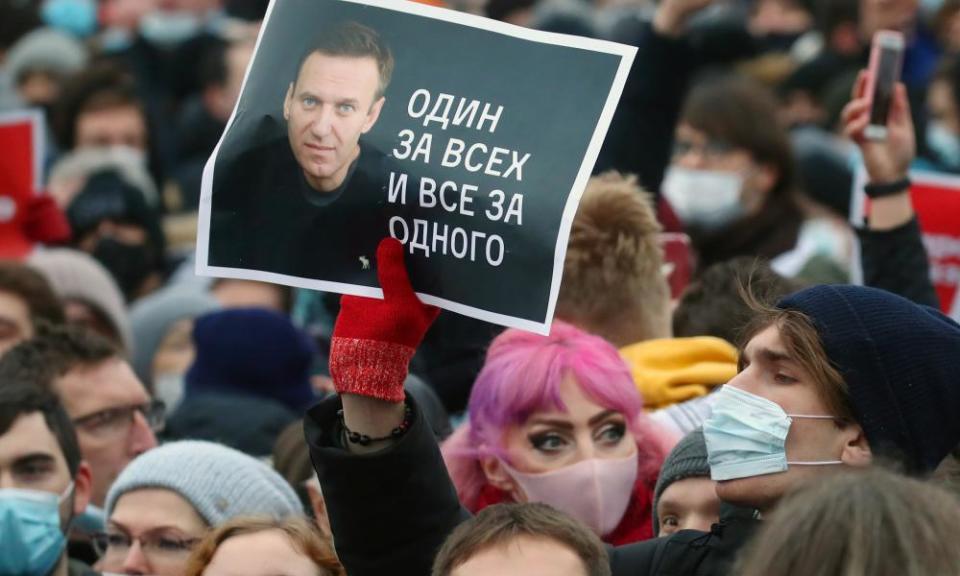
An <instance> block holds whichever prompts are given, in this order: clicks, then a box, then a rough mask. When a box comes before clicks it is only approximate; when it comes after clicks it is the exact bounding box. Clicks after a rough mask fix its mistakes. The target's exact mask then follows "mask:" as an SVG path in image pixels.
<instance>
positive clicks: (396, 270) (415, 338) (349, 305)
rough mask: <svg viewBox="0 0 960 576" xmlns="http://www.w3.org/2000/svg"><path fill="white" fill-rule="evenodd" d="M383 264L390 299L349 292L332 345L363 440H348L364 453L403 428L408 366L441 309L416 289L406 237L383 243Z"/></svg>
mask: <svg viewBox="0 0 960 576" xmlns="http://www.w3.org/2000/svg"><path fill="white" fill-rule="evenodd" d="M377 266H378V269H377V274H378V278H379V280H380V285H381V286H382V288H383V296H384V299H383V300H376V299H373V298H363V297H359V296H344V297H343V299H342V300H341V304H340V315H339V316H338V317H337V323H336V326H335V327H334V331H333V341H332V342H331V350H330V374H331V376H332V377H333V381H334V384H335V386H336V389H337V392H338V393H339V394H340V396H341V398H342V399H343V419H344V424H345V426H346V428H347V430H348V432H347V434H348V435H349V434H351V433H353V434H356V435H357V436H356V437H355V438H356V439H357V440H358V441H356V442H354V441H351V442H348V443H347V444H348V445H349V447H350V449H351V450H352V451H355V452H360V453H362V452H368V451H375V450H379V449H381V448H383V447H384V445H385V443H389V442H390V440H391V436H392V435H393V432H394V430H399V429H402V427H403V425H404V422H405V414H404V408H403V398H404V392H403V382H404V379H405V378H406V376H407V366H408V364H409V362H410V359H411V358H412V357H413V354H414V352H416V349H417V346H419V345H420V342H421V341H423V337H424V335H426V333H427V330H428V329H429V328H430V325H431V324H433V321H434V320H436V318H437V315H438V314H439V313H440V310H439V309H438V308H436V307H434V306H428V305H425V304H423V303H422V302H420V299H419V298H417V295H416V293H414V291H413V287H412V286H411V285H410V279H409V277H408V276H407V270H406V267H405V265H404V260H403V246H402V245H401V244H400V242H398V241H397V240H395V239H392V238H388V239H385V240H383V241H382V242H381V243H380V246H379V247H378V248H377Z"/></svg>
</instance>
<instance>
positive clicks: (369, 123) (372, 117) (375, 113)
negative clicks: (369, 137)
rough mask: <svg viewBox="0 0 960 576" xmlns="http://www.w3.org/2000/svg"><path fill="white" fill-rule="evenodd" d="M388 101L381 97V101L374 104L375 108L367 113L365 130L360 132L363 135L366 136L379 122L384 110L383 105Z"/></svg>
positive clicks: (364, 124) (371, 108)
mask: <svg viewBox="0 0 960 576" xmlns="http://www.w3.org/2000/svg"><path fill="white" fill-rule="evenodd" d="M386 101H387V99H386V98H384V97H383V96H381V97H380V99H379V100H377V101H376V102H374V103H373V106H371V107H370V111H369V112H367V120H366V122H364V123H363V130H361V132H360V133H361V134H366V133H367V132H369V131H370V129H371V128H373V125H374V124H376V123H377V120H378V119H379V118H380V111H381V110H383V103H384V102H386Z"/></svg>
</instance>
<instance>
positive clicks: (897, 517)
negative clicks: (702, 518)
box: [733, 468, 960, 576]
mask: <svg viewBox="0 0 960 576" xmlns="http://www.w3.org/2000/svg"><path fill="white" fill-rule="evenodd" d="M958 538H960V501H958V500H957V499H956V498H955V497H954V496H953V495H951V494H949V493H947V492H945V491H943V490H941V489H939V488H937V487H935V486H932V485H930V484H928V483H925V482H921V481H919V480H914V479H909V478H904V477H902V476H898V475H895V474H893V473H891V472H887V471H884V470H882V469H878V468H873V469H870V470H867V471H858V472H848V473H844V474H838V475H837V476H834V477H831V478H827V479H826V480H818V481H817V482H811V483H809V484H807V485H806V486H804V487H803V488H801V489H800V490H799V491H797V492H796V493H794V494H791V495H790V496H788V497H787V498H785V499H784V501H783V502H781V503H780V504H779V505H778V507H777V509H776V510H775V511H774V512H773V513H772V515H771V517H770V518H769V519H768V520H767V521H765V522H764V525H763V527H762V528H761V530H760V532H759V533H758V534H757V536H756V537H755V538H754V539H753V541H752V542H751V544H749V545H748V547H747V548H746V550H745V551H744V553H743V554H742V555H741V558H740V561H739V565H738V568H737V569H735V570H734V571H733V573H734V574H739V575H740V576H761V575H766V574H777V575H778V576H808V575H817V574H821V575H832V574H842V575H843V576H927V575H929V574H955V573H956V572H957V567H958V566H960V548H958V547H957V546H956V544H955V542H956V541H957V539H958Z"/></svg>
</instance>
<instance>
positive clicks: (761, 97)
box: [681, 74, 794, 205]
mask: <svg viewBox="0 0 960 576" xmlns="http://www.w3.org/2000/svg"><path fill="white" fill-rule="evenodd" d="M681 118H682V120H681V121H682V122H685V123H687V124H689V125H690V126H691V127H692V128H694V129H695V130H699V131H701V132H704V133H705V134H707V136H709V137H710V138H713V139H717V140H722V141H723V142H726V143H727V144H730V145H732V146H735V147H737V148H743V149H744V150H746V151H747V152H749V153H750V155H751V156H752V157H753V159H754V160H755V161H756V162H758V163H760V164H767V165H770V166H773V167H774V168H776V170H777V182H776V183H775V184H774V186H773V188H772V189H771V190H770V196H769V198H768V199H767V205H770V204H771V202H784V201H787V200H786V198H787V196H788V195H789V194H790V192H792V191H793V185H794V182H793V179H794V167H793V152H792V149H791V147H790V138H789V135H788V133H787V129H786V127H785V126H783V124H782V123H781V121H780V117H779V114H778V110H777V100H776V97H775V96H774V95H773V93H772V92H771V91H770V89H769V88H766V87H765V86H763V85H762V84H759V83H757V82H754V81H751V80H748V79H746V78H744V77H742V76H740V75H735V74H725V75H721V76H716V77H710V78H707V79H706V80H705V81H702V82H700V83H699V84H697V86H695V87H694V89H693V90H692V91H691V92H690V96H689V97H688V98H687V101H686V103H685V104H684V107H683V112H682V114H681Z"/></svg>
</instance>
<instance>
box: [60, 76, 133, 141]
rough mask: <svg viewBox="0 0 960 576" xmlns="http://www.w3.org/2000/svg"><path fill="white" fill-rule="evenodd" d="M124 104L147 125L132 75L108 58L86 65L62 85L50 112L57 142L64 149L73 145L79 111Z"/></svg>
mask: <svg viewBox="0 0 960 576" xmlns="http://www.w3.org/2000/svg"><path fill="white" fill-rule="evenodd" d="M128 106H129V107H132V108H136V109H137V110H138V111H139V112H140V114H141V115H143V123H144V125H146V126H149V125H150V123H149V121H148V118H147V113H146V110H145V108H144V105H143V101H142V100H141V99H140V96H139V95H138V93H137V88H136V83H135V81H134V79H133V76H131V75H130V74H128V73H127V72H126V71H125V70H124V69H123V68H121V67H120V66H119V65H116V64H113V63H111V62H106V61H104V62H98V63H96V64H94V65H92V66H90V67H89V68H87V69H86V70H84V71H83V72H80V73H79V74H77V75H76V76H74V77H73V78H71V79H70V80H69V81H68V82H67V84H66V85H65V86H64V88H63V95H62V96H61V97H60V99H59V101H58V103H57V106H56V109H55V114H54V120H55V122H54V127H55V129H56V136H57V141H58V144H59V145H60V146H61V148H63V149H64V150H72V149H73V147H74V145H75V144H76V136H77V120H78V119H79V118H80V116H82V115H83V114H86V113H89V112H99V111H102V110H110V109H113V108H125V107H128Z"/></svg>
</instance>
